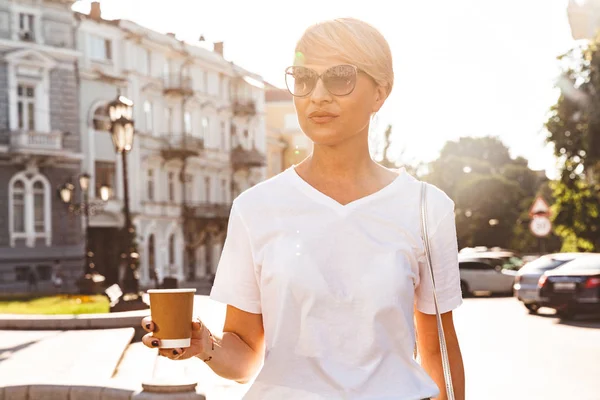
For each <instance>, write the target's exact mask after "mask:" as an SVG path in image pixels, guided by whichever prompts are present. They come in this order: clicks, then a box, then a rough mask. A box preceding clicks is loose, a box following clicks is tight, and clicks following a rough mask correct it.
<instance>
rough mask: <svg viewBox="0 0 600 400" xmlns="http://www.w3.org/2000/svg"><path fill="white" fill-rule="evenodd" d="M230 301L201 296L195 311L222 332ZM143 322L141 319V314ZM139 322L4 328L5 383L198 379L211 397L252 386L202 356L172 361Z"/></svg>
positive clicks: (235, 394)
mask: <svg viewBox="0 0 600 400" xmlns="http://www.w3.org/2000/svg"><path fill="white" fill-rule="evenodd" d="M225 309H226V307H225V305H222V304H218V303H216V302H213V301H212V300H210V299H208V297H206V296H196V298H195V304H194V315H198V316H200V317H201V318H202V320H203V321H204V323H205V324H206V326H208V327H209V329H211V331H213V332H220V331H221V330H222V328H223V322H224V319H225ZM140 322H141V319H140ZM133 335H134V329H133V328H124V329H98V330H72V331H70V330H66V331H65V330H62V331H61V330H49V331H17V330H12V331H1V330H0V377H1V379H0V387H2V386H13V385H25V384H55V385H94V386H99V385H100V386H107V387H115V388H122V389H131V390H141V386H142V382H150V381H152V382H164V383H178V382H182V381H185V382H198V386H197V392H198V393H202V394H205V395H206V398H207V399H208V400H212V399H215V400H237V399H240V398H241V397H242V396H243V394H244V393H245V392H246V391H247V389H248V385H240V384H237V383H235V382H231V381H228V380H225V379H222V378H220V377H218V376H217V375H216V374H214V373H213V372H212V370H211V369H210V368H209V367H208V366H207V365H205V364H204V363H203V362H201V361H200V360H198V359H195V358H194V359H190V360H184V361H172V360H169V359H167V358H164V357H158V350H156V349H149V348H147V347H145V346H144V345H143V344H142V343H141V342H134V343H130V342H131V340H132V337H133Z"/></svg>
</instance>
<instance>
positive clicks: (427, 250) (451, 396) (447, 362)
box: [420, 182, 455, 400]
mask: <svg viewBox="0 0 600 400" xmlns="http://www.w3.org/2000/svg"><path fill="white" fill-rule="evenodd" d="M420 220H421V236H422V237H423V244H424V246H425V258H426V262H427V265H428V266H429V273H430V276H431V282H432V284H433V302H434V304H435V314H436V317H437V326H438V336H439V339H440V350H441V353H442V366H443V368H444V380H445V381H446V394H447V396H448V400H455V399H454V387H453V385H452V374H451V373H450V360H449V359H448V349H447V348H446V337H445V336H444V327H443V325H442V317H441V315H440V310H439V307H438V301H437V295H436V292H435V278H434V276H433V264H432V262H431V248H430V244H429V232H428V231H427V184H426V183H425V182H422V183H421V218H420Z"/></svg>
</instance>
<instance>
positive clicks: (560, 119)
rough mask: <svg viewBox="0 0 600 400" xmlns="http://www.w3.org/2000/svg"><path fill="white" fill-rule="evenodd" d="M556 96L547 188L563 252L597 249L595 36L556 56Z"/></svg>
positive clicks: (599, 140)
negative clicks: (557, 172) (556, 172)
mask: <svg viewBox="0 0 600 400" xmlns="http://www.w3.org/2000/svg"><path fill="white" fill-rule="evenodd" d="M559 59H560V61H561V62H562V63H563V76H562V79H561V80H560V81H559V85H558V86H559V87H560V89H561V95H560V97H559V99H558V101H557V103H556V105H554V106H553V107H552V108H551V110H550V117H549V119H548V121H547V122H546V128H547V130H548V139H547V140H548V142H550V143H552V144H554V148H555V152H556V155H557V157H558V158H559V160H560V162H561V176H560V179H559V180H558V181H557V182H555V183H554V184H553V185H552V189H553V193H554V197H555V199H556V204H555V205H554V208H553V210H554V223H555V227H556V232H557V234H559V235H560V236H561V237H562V238H563V239H564V241H563V250H565V251H567V250H570V251H573V250H588V251H590V250H595V251H598V250H600V216H599V203H600V182H599V179H598V177H599V176H600V38H598V39H596V40H595V41H592V42H591V43H589V44H587V45H584V46H582V47H578V48H576V49H573V50H571V51H570V52H568V53H567V54H565V55H563V56H561V57H559Z"/></svg>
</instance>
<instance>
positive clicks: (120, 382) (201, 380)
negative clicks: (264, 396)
mask: <svg viewBox="0 0 600 400" xmlns="http://www.w3.org/2000/svg"><path fill="white" fill-rule="evenodd" d="M225 310H226V306H225V305H223V304H220V303H217V302H214V301H212V300H210V299H209V298H208V297H207V296H196V297H195V301H194V315H195V316H199V317H200V318H202V321H203V322H204V324H205V325H206V326H207V327H208V328H209V329H210V330H211V331H212V332H221V330H222V329H223V323H224V321H225ZM149 379H153V380H154V381H161V382H178V381H183V382H189V381H193V382H198V389H197V391H198V392H199V393H202V394H204V395H206V398H207V399H208V400H212V399H215V400H239V399H241V398H242V396H243V395H244V393H245V392H246V391H247V390H248V387H249V385H248V384H246V385H240V384H238V383H236V382H232V381H229V380H227V379H223V378H221V377H219V376H218V375H216V374H215V373H214V372H212V370H211V369H210V368H209V367H208V366H207V365H206V364H204V363H203V362H201V361H200V360H198V359H196V358H193V359H190V360H183V361H173V360H169V359H168V358H165V357H158V350H156V349H149V348H147V347H146V346H144V345H143V344H142V343H140V342H137V343H132V344H131V345H130V346H129V347H128V349H127V351H126V352H125V354H124V356H123V359H122V361H121V363H120V364H119V367H118V369H117V372H116V373H115V375H114V377H113V380H112V383H113V384H114V385H115V386H116V387H126V388H131V389H138V388H140V387H141V383H142V382H146V381H148V380H149Z"/></svg>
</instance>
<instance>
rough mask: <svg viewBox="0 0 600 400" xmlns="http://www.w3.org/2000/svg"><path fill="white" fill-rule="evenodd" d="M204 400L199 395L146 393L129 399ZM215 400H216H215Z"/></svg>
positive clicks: (136, 394)
mask: <svg viewBox="0 0 600 400" xmlns="http://www.w3.org/2000/svg"><path fill="white" fill-rule="evenodd" d="M166 399H168V400H206V397H204V395H202V394H200V393H193V392H191V393H148V392H137V393H134V394H133V396H132V397H131V400H166ZM215 400H216V399H215Z"/></svg>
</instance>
